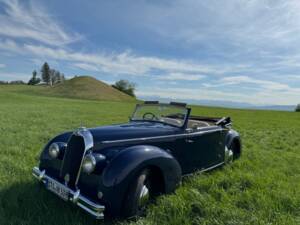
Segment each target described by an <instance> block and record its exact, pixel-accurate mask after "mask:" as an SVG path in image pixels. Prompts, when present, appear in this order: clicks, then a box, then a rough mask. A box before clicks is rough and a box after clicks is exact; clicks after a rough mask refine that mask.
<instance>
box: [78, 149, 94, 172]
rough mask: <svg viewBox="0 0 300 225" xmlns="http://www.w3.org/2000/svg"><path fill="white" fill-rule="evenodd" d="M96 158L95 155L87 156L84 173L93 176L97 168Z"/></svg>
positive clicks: (84, 162)
mask: <svg viewBox="0 0 300 225" xmlns="http://www.w3.org/2000/svg"><path fill="white" fill-rule="evenodd" d="M96 164H97V161H96V158H95V156H94V155H93V154H91V153H89V154H87V155H86V156H85V157H84V159H83V162H82V171H83V172H84V173H86V174H91V173H92V172H93V171H95V168H96Z"/></svg>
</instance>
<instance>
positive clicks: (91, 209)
mask: <svg viewBox="0 0 300 225" xmlns="http://www.w3.org/2000/svg"><path fill="white" fill-rule="evenodd" d="M32 175H33V176H34V177H35V178H36V179H38V180H39V181H40V182H42V183H43V184H45V185H46V184H47V182H48V181H49V180H51V181H53V182H56V183H59V184H61V185H63V184H62V183H60V182H58V181H57V180H55V179H53V178H51V177H49V176H47V175H46V174H45V170H42V171H41V170H40V169H39V168H38V167H34V168H33V169H32ZM64 186H65V185H64ZM65 188H66V189H67V190H68V192H69V198H68V200H69V201H71V202H73V203H74V204H75V205H77V206H79V207H80V208H82V209H83V210H85V211H86V212H87V213H89V214H91V215H92V216H94V217H95V218H96V219H103V217H104V214H103V212H104V210H105V206H103V205H100V204H97V203H94V202H92V201H91V200H89V199H87V198H86V197H84V196H83V195H81V194H80V190H77V191H73V190H72V189H70V188H68V187H67V186H65Z"/></svg>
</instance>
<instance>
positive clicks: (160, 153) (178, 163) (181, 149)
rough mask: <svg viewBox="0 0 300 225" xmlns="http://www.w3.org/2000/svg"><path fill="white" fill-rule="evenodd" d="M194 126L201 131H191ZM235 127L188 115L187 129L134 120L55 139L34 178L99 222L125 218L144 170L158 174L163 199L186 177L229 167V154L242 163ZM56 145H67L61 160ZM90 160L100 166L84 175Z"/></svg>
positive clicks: (226, 119)
mask: <svg viewBox="0 0 300 225" xmlns="http://www.w3.org/2000/svg"><path fill="white" fill-rule="evenodd" d="M190 121H194V123H195V124H196V127H191V126H189V124H188V123H189V122H190ZM197 121H198V122H197ZM197 123H198V125H199V126H198V127H197ZM203 124H204V125H205V126H204V125H203ZM230 124H231V121H230V118H228V117H227V118H208V117H198V116H191V115H190V109H188V115H187V118H186V121H185V123H184V125H183V126H182V127H177V126H173V125H170V124H166V123H161V122H155V121H133V120H132V121H129V122H128V123H124V124H117V125H111V126H102V127H95V128H90V129H87V128H81V129H79V130H77V131H75V132H66V133H63V134H60V135H58V136H57V137H55V138H53V139H52V140H51V141H50V142H49V143H48V144H47V145H46V146H45V147H44V149H43V151H42V154H41V156H40V164H39V166H38V167H35V168H34V169H33V175H34V176H35V177H37V178H38V179H39V180H40V181H42V182H43V183H44V184H45V185H46V187H47V184H48V182H49V180H50V181H51V180H53V181H54V182H57V183H58V184H61V185H64V186H66V188H67V189H66V190H67V191H68V195H69V197H68V198H69V200H70V201H72V202H74V203H75V204H77V205H78V206H80V207H81V208H83V209H84V210H85V211H87V212H88V213H90V214H92V215H94V216H95V217H96V218H102V217H103V215H104V214H105V215H109V216H113V217H118V216H120V215H122V207H123V205H124V201H126V196H127V191H128V188H129V187H130V185H131V184H132V182H133V180H134V179H135V177H136V175H137V174H138V173H139V171H141V170H143V169H144V168H150V169H151V170H152V171H153V173H154V174H155V176H156V178H157V179H156V181H157V182H156V183H157V187H159V189H160V192H161V193H171V192H173V191H174V190H175V189H176V187H177V186H178V185H179V184H180V181H181V178H182V176H183V175H186V174H190V173H192V172H195V171H206V170H210V169H213V168H215V167H218V166H221V165H223V164H224V163H226V160H227V155H226V154H227V152H228V149H231V150H232V152H233V157H234V158H237V157H239V155H240V154H241V141H240V136H239V134H238V133H237V132H236V131H234V130H232V129H231V127H230ZM52 143H65V147H64V149H63V151H62V152H61V153H60V155H59V156H58V157H57V158H51V157H50V156H49V154H48V149H49V147H50V146H51V144H52ZM79 148H82V151H80V150H78V149H79ZM72 152H73V153H72ZM86 154H93V155H94V158H95V159H96V160H97V164H96V168H95V170H94V171H93V172H92V173H83V172H82V171H81V168H80V167H81V163H82V158H83V157H84V156H85V155H86ZM101 157H102V158H101ZM75 161H76V162H75ZM74 168H75V169H74ZM72 171H73V172H72ZM66 175H67V178H66ZM58 190H59V189H58ZM59 191H61V190H59ZM99 193H100V194H99Z"/></svg>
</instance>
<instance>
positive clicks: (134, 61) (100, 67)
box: [0, 40, 238, 80]
mask: <svg viewBox="0 0 300 225" xmlns="http://www.w3.org/2000/svg"><path fill="white" fill-rule="evenodd" d="M0 49H3V50H6V51H11V52H15V53H17V54H21V55H31V56H33V57H37V56H38V57H41V58H44V59H53V60H63V61H68V62H72V63H73V64H74V65H75V66H77V67H80V68H81V69H85V70H88V71H101V72H104V73H112V74H128V75H138V76H144V75H146V74H148V75H149V74H150V73H151V72H152V70H160V71H162V72H164V73H167V74H171V75H170V76H173V77H175V78H177V79H180V78H183V76H184V74H194V75H191V76H190V78H189V79H190V80H191V79H192V80H195V79H199V78H203V75H195V74H199V73H200V74H203V73H205V74H207V73H208V74H215V75H220V74H222V73H225V72H234V71H236V69H237V68H238V65H237V67H236V68H235V67H229V66H227V67H224V66H222V65H220V66H218V65H206V64H200V63H195V62H192V61H188V60H177V59H163V58H158V57H146V56H137V55H134V54H132V53H130V52H123V53H119V54H115V53H112V54H102V53H97V54H92V53H83V52H75V51H70V50H66V49H62V48H52V47H47V46H43V45H32V44H24V45H18V44H17V43H16V42H14V41H12V40H2V42H1V40H0ZM201 76H202V77H201Z"/></svg>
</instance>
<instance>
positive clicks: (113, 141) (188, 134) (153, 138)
mask: <svg viewBox="0 0 300 225" xmlns="http://www.w3.org/2000/svg"><path fill="white" fill-rule="evenodd" d="M216 127H217V128H218V129H214V130H207V131H198V132H194V133H186V134H171V135H163V136H155V137H143V138H130V139H120V140H112V141H102V142H101V143H102V144H111V143H119V142H131V141H149V140H156V139H160V138H174V137H175V138H176V137H194V136H198V135H203V134H209V133H213V132H216V131H222V130H223V129H222V128H220V127H218V126H216ZM214 128H215V127H214Z"/></svg>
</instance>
